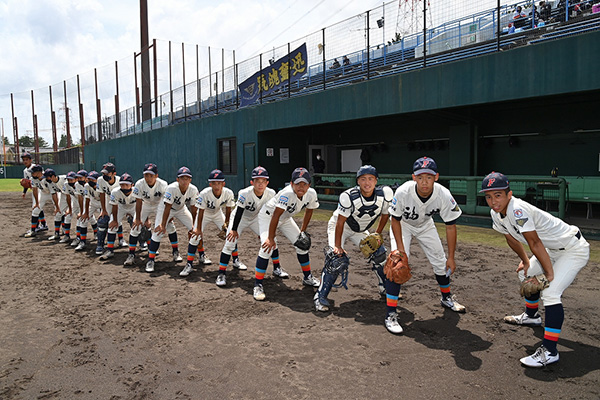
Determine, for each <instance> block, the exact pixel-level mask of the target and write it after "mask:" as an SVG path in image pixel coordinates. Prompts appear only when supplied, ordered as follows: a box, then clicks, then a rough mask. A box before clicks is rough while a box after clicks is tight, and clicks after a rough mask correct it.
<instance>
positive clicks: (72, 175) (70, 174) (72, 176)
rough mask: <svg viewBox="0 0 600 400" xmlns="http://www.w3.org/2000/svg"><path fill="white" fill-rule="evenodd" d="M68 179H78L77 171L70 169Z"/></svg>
mask: <svg viewBox="0 0 600 400" xmlns="http://www.w3.org/2000/svg"><path fill="white" fill-rule="evenodd" d="M67 179H77V175H75V172H73V171H69V172H68V173H67Z"/></svg>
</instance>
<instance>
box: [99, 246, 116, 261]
mask: <svg viewBox="0 0 600 400" xmlns="http://www.w3.org/2000/svg"><path fill="white" fill-rule="evenodd" d="M114 255H115V252H114V251H112V250H110V249H108V250H106V251H105V252H104V253H102V255H101V256H100V259H101V260H108V259H109V258H113V257H114Z"/></svg>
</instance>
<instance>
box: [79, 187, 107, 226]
mask: <svg viewBox="0 0 600 400" xmlns="http://www.w3.org/2000/svg"><path fill="white" fill-rule="evenodd" d="M75 187H81V185H79V184H77V185H75ZM78 192H81V189H78ZM82 195H83V207H84V210H83V212H85V202H86V200H88V199H89V201H90V205H89V207H88V216H89V222H90V224H92V225H94V224H96V223H97V220H96V217H95V215H94V213H98V214H100V213H101V212H102V207H101V206H100V190H98V186H96V188H93V187H91V186H90V184H89V183H86V184H85V186H83V193H82ZM83 212H82V213H83ZM87 222H88V220H83V219H82V218H79V220H78V221H77V226H79V227H80V228H83V227H85V226H86V224H87Z"/></svg>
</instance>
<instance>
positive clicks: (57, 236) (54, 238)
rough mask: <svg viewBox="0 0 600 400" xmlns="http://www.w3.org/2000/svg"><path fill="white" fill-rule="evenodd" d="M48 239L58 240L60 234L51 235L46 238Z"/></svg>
mask: <svg viewBox="0 0 600 400" xmlns="http://www.w3.org/2000/svg"><path fill="white" fill-rule="evenodd" d="M48 240H50V241H52V240H55V241H57V242H58V241H59V240H60V235H52V236H50V237H49V238H48Z"/></svg>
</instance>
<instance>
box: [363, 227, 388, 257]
mask: <svg viewBox="0 0 600 400" xmlns="http://www.w3.org/2000/svg"><path fill="white" fill-rule="evenodd" d="M382 244H383V237H381V234H379V233H371V234H369V235H367V236H365V237H364V238H363V239H362V240H361V241H360V243H359V245H358V247H359V248H360V251H361V252H362V253H363V255H364V256H365V257H366V258H369V257H371V256H372V255H373V253H375V252H376V251H377V249H379V248H380V247H381V245H382Z"/></svg>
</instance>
